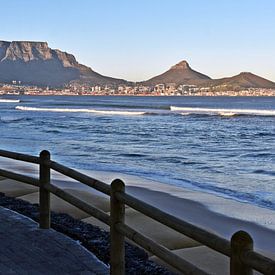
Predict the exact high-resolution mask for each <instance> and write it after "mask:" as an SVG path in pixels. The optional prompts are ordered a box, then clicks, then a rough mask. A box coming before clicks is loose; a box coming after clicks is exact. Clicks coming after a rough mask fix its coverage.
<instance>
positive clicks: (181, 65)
mask: <svg viewBox="0 0 275 275" xmlns="http://www.w3.org/2000/svg"><path fill="white" fill-rule="evenodd" d="M189 68H190V66H189V64H188V62H187V61H186V60H182V61H181V62H179V63H177V64H176V65H174V66H172V67H171V69H176V70H182V69H189Z"/></svg>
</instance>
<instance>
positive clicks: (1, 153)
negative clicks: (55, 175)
mask: <svg viewBox="0 0 275 275" xmlns="http://www.w3.org/2000/svg"><path fill="white" fill-rule="evenodd" d="M0 156H1V157H4V158H10V159H14V160H20V161H25V162H31V163H35V164H39V163H40V158H39V157H35V156H31V155H26V154H20V153H15V152H10V151H5V150H0Z"/></svg>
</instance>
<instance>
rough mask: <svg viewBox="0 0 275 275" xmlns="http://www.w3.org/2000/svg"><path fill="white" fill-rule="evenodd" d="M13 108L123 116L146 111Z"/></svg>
mask: <svg viewBox="0 0 275 275" xmlns="http://www.w3.org/2000/svg"><path fill="white" fill-rule="evenodd" d="M15 109H17V110H21V111H37V112H62V113H66V112H67V113H94V114H103V115H125V116H131V115H132V116H138V115H144V114H145V113H146V112H132V111H121V110H95V109H69V108H36V107H25V106H16V107H15Z"/></svg>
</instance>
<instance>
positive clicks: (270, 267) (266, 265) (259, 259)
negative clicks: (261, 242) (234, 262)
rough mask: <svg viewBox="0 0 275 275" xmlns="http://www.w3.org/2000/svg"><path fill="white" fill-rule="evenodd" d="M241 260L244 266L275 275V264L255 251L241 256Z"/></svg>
mask: <svg viewBox="0 0 275 275" xmlns="http://www.w3.org/2000/svg"><path fill="white" fill-rule="evenodd" d="M241 260H242V262H243V263H244V264H246V265H248V266H250V267H252V268H254V269H255V270H257V271H259V272H261V273H263V274H268V275H274V274H275V262H274V261H272V260H271V259H269V258H267V257H265V256H263V255H261V254H259V253H257V252H255V251H248V252H246V253H244V254H243V255H241Z"/></svg>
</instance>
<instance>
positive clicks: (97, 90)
mask: <svg viewBox="0 0 275 275" xmlns="http://www.w3.org/2000/svg"><path fill="white" fill-rule="evenodd" d="M0 95H37V96H39V95H91V96H96V95H98V96H110V95H113V96H275V89H265V88H239V89H238V88H235V89H232V87H226V85H220V86H211V87H200V86H196V85H185V84H180V85H178V86H177V85H175V83H169V84H162V83H160V84H156V85H152V86H145V85H142V84H138V83H136V84H135V85H117V86H114V85H104V86H98V85H95V86H89V85H67V86H64V87H60V88H51V87H37V86H24V85H22V84H21V83H20V82H12V83H10V84H4V83H2V84H1V83H0Z"/></svg>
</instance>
